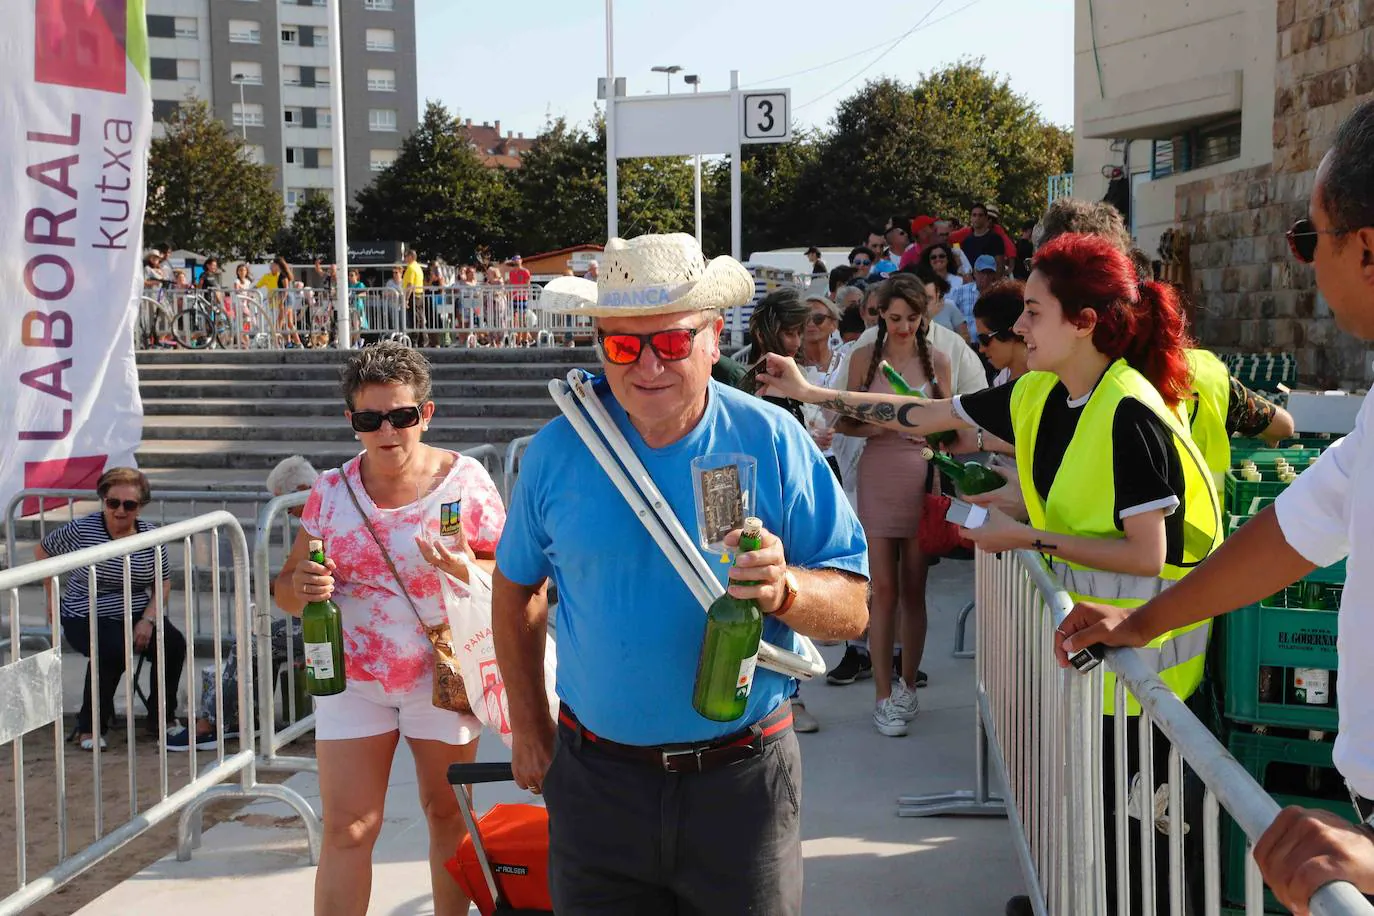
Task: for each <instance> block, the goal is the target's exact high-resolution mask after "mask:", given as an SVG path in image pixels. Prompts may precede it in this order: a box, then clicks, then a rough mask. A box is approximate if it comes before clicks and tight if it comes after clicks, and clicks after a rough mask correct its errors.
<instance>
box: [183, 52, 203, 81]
mask: <svg viewBox="0 0 1374 916" xmlns="http://www.w3.org/2000/svg"><path fill="white" fill-rule="evenodd" d="M183 67H184V68H185V69H188V70H189V69H194V70H195V76H190V75H188V74H185V73H182V72H181V71H182V69H183ZM177 79H178V80H180V81H182V82H189V83H198V82H200V61H198V60H194V59H192V58H189V57H180V58H177Z"/></svg>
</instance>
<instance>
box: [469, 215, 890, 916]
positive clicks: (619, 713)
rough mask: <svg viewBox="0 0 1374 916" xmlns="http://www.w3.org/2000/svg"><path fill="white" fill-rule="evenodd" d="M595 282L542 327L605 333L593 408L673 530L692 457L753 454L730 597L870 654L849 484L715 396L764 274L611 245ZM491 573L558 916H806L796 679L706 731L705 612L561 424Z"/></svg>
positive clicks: (544, 446)
mask: <svg viewBox="0 0 1374 916" xmlns="http://www.w3.org/2000/svg"><path fill="white" fill-rule="evenodd" d="M602 265H603V269H602V271H601V275H600V278H599V280H598V282H597V283H591V282H589V281H586V280H582V279H577V278H561V279H558V280H555V281H553V282H551V283H550V284H549V286H548V288H547V289H546V290H545V291H544V293H543V295H542V296H541V299H540V304H539V308H540V309H541V310H556V311H564V312H573V313H576V314H581V315H588V316H591V317H594V318H595V319H596V321H597V338H598V341H599V343H600V350H601V356H602V362H603V365H604V368H605V373H606V378H605V380H604V381H603V382H598V383H597V386H596V390H597V392H598V394H600V396H601V398H602V400H603V402H604V404H605V406H606V410H607V412H608V413H609V414H610V416H611V418H612V420H613V421H614V422H615V424H616V425H617V426H618V427H619V429H620V431H621V432H622V433H624V435H625V438H626V439H627V440H628V441H629V443H630V446H631V447H632V448H633V450H634V452H635V454H636V455H637V456H638V457H639V459H640V461H642V462H643V464H644V466H645V467H646V468H647V470H648V472H649V473H650V475H651V476H652V477H653V479H654V482H655V483H656V484H657V485H658V487H659V489H660V490H662V492H663V495H664V497H665V498H666V499H667V501H668V502H669V504H670V505H671V507H672V509H673V511H674V512H675V513H676V515H677V517H678V519H679V520H682V521H683V523H684V525H685V526H687V527H688V529H689V530H691V529H692V526H693V525H694V524H695V521H694V520H695V518H696V508H695V497H694V494H693V487H692V479H691V461H692V459H693V458H694V457H697V456H700V455H707V454H714V453H746V454H749V455H752V456H753V457H754V458H755V459H756V460H757V483H756V487H757V499H756V504H755V505H754V506H751V507H750V514H753V515H757V516H758V517H760V518H761V519H762V520H763V522H764V526H765V529H766V530H765V531H764V535H763V545H762V547H761V549H759V550H756V551H752V552H748V553H745V554H743V555H741V556H740V557H739V558H738V562H737V564H736V565H735V566H734V567H727V566H725V565H723V564H720V563H718V562H713V564H712V568H713V569H717V570H720V573H719V575H721V576H722V581H724V579H723V577H724V576H725V575H726V570H729V576H730V578H731V579H732V580H734V582H733V583H732V584H730V588H729V591H730V593H731V594H733V595H735V596H737V597H741V598H754V599H756V600H757V601H758V603H759V606H760V608H761V609H762V610H763V611H764V612H765V613H766V614H767V615H768V616H767V617H766V618H765V625H764V639H766V640H768V641H769V642H772V643H775V644H777V645H779V646H782V647H783V648H792V649H795V648H797V646H798V639H797V635H796V634H804V635H808V636H814V637H818V638H824V639H845V638H848V637H851V636H856V635H858V634H859V633H860V632H862V631H863V629H864V626H865V625H866V623H867V619H868V612H867V609H866V596H867V583H866V578H867V574H868V555H867V547H866V545H865V542H864V536H863V532H862V530H861V529H860V527H859V523H858V520H857V519H856V518H855V516H854V514H853V512H852V511H851V510H850V507H849V502H848V501H847V500H846V499H845V497H844V493H843V491H841V489H840V487H839V484H838V483H837V482H836V480H835V477H834V474H833V473H832V472H831V470H830V468H829V467H828V466H827V465H826V463H825V460H824V459H823V458H822V457H821V454H820V452H819V451H817V449H816V446H815V445H814V443H812V441H811V439H810V437H809V436H808V435H807V434H806V431H805V430H804V429H803V428H802V427H801V425H800V424H798V423H797V422H796V421H795V420H794V419H793V418H792V417H790V416H789V415H788V414H787V413H785V412H784V411H783V410H781V409H779V408H777V407H775V406H773V405H771V404H768V403H766V402H764V401H763V400H761V399H759V398H755V397H751V396H750V395H749V394H748V393H746V392H740V391H735V390H732V389H730V388H727V387H725V386H723V385H720V384H718V383H715V382H712V381H711V366H712V364H713V363H714V362H715V361H716V360H717V359H718V358H719V356H720V342H719V341H720V332H721V328H722V326H723V322H722V318H721V311H720V310H721V309H724V308H729V307H732V306H736V305H741V304H743V303H745V302H747V301H748V300H749V299H750V298H751V297H752V295H753V292H754V285H753V281H752V278H751V277H750V275H749V273H748V271H746V270H745V269H744V268H743V267H742V266H741V265H740V264H739V263H738V262H736V261H734V260H733V259H731V258H726V257H722V258H716V259H714V260H712V261H711V262H710V263H709V264H706V263H705V262H704V259H703V257H702V254H701V249H700V248H699V247H698V246H697V244H696V242H695V241H694V240H693V239H692V238H691V237H690V236H687V235H681V234H675V235H665V236H641V237H639V238H636V239H632V240H629V241H625V240H622V239H612V240H611V241H610V242H609V243H608V244H607V246H606V252H605V255H604V257H603V258H602ZM737 539H738V531H735V532H733V533H732V534H731V535H730V536H729V537H728V538H727V543H728V544H729V545H730V546H733V545H735V544H736V543H737ZM715 559H717V558H715V557H712V560H713V561H714V560H715ZM496 566H497V569H496V574H495V577H494V590H493V625H494V630H495V640H496V652H497V658H498V661H499V662H500V666H501V670H502V672H503V676H504V678H505V684H506V691H507V696H508V699H509V703H510V711H511V718H512V725H513V728H514V747H513V749H512V754H513V767H514V773H515V778H516V781H517V782H518V783H519V784H520V785H522V786H525V787H527V788H530V789H532V790H533V791H536V792H538V791H542V792H543V793H544V796H545V799H546V801H547V804H548V809H549V828H550V846H551V849H550V861H551V876H550V881H551V885H552V892H553V903H554V910H555V911H556V912H557V913H559V916H579V914H596V916H615V914H627V916H629V914H645V916H649V914H655V916H657V914H662V913H676V912H682V913H689V912H690V913H711V914H716V913H753V914H759V916H784V914H786V916H796V914H799V913H800V912H801V898H802V878H801V839H800V806H801V785H802V782H801V758H800V752H799V749H798V746H797V739H796V737H795V735H794V734H793V732H792V729H791V713H790V710H789V706H788V702H787V697H788V694H789V693H790V692H791V688H792V682H791V679H790V678H788V677H786V676H784V675H781V674H778V673H776V672H773V671H767V670H763V669H762V668H760V669H759V670H758V672H757V674H756V677H755V681H754V686H753V690H752V692H751V694H750V696H749V701H748V707H747V710H746V712H745V714H744V716H743V717H742V718H740V719H739V720H737V721H735V722H724V723H722V722H716V721H712V720H709V719H706V718H703V717H702V716H701V715H699V714H698V713H697V712H696V710H695V709H694V708H693V706H692V688H693V683H694V680H695V677H696V670H697V661H698V656H699V653H700V651H701V644H702V636H703V633H704V631H705V623H706V618H705V615H704V614H703V612H702V609H701V606H700V604H698V603H697V600H696V599H695V598H694V597H693V595H692V593H691V591H690V590H689V589H688V588H687V586H686V585H684V584H683V582H682V581H681V579H679V577H678V575H677V573H676V572H675V571H674V569H673V567H672V566H671V565H670V564H669V562H668V560H667V559H666V558H665V557H664V555H663V553H662V552H661V550H660V548H659V547H658V545H657V544H656V543H655V542H654V541H653V540H652V539H651V538H650V537H649V536H648V534H647V533H646V532H645V530H644V528H643V525H642V524H641V522H640V521H639V519H638V518H636V516H635V514H634V512H633V511H632V510H631V509H630V507H629V506H628V505H627V503H626V502H625V500H624V499H623V498H622V497H621V495H620V494H619V492H618V491H617V490H616V489H615V487H614V486H613V485H612V483H611V481H610V479H609V478H608V477H607V475H606V472H605V471H604V470H603V469H602V468H601V466H600V465H598V464H597V462H596V461H595V459H594V458H593V457H592V455H591V454H590V452H589V451H588V450H587V448H586V446H585V445H584V444H583V443H582V441H581V440H580V439H579V438H578V436H577V434H576V432H575V431H574V430H573V429H572V427H571V425H570V424H569V423H568V422H567V420H566V419H562V418H560V419H558V420H555V421H553V422H552V423H550V424H549V425H548V426H546V427H545V428H544V429H543V430H542V431H541V432H540V433H539V435H537V436H535V438H534V440H533V441H532V442H531V443H530V446H529V450H528V451H527V452H526V453H525V457H524V460H523V463H522V468H521V474H520V478H519V481H518V482H517V484H516V487H515V492H514V494H513V496H512V501H511V507H510V514H509V517H508V519H507V522H506V528H505V533H504V535H503V536H502V539H501V543H500V545H499V547H498V548H497V553H496ZM550 577H552V578H553V580H554V581H555V582H556V583H557V585H558V595H559V603H558V605H557V615H558V616H557V632H558V642H557V645H558V684H557V691H558V696H559V699H560V700H561V703H562V705H561V709H560V712H559V716H558V721H557V722H555V721H554V720H553V719H552V718H551V717H550V715H549V709H548V705H547V702H546V701H545V700H544V696H545V693H544V685H543V672H544V667H543V653H544V644H545V631H546V626H547V619H546V616H545V614H546V611H544V610H543V607H544V606H543V604H542V603H541V602H540V601H539V600H538V599H537V598H536V594H537V592H538V590H539V589H540V587H541V585H542V583H543V582H544V581H545V579H547V578H550ZM740 582H756V583H757V584H755V585H742V584H739V583H740ZM683 751H685V752H686V753H681V752H683Z"/></svg>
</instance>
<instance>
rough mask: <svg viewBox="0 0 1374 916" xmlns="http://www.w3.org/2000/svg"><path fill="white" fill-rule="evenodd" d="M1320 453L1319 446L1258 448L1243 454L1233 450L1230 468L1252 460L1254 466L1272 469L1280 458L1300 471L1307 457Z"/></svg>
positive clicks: (1233, 468) (1318, 455) (1318, 456)
mask: <svg viewBox="0 0 1374 916" xmlns="http://www.w3.org/2000/svg"><path fill="white" fill-rule="evenodd" d="M1321 453H1322V450H1321V449H1319V448H1259V449H1255V450H1254V451H1252V452H1250V453H1249V454H1245V455H1237V454H1236V453H1235V452H1234V451H1233V452H1232V453H1231V469H1232V470H1236V469H1238V468H1239V467H1240V463H1241V462H1242V461H1253V462H1254V463H1255V467H1257V468H1260V469H1261V470H1268V471H1272V470H1273V469H1274V466H1275V465H1276V464H1278V463H1279V460H1280V459H1282V460H1284V461H1287V462H1288V463H1289V464H1291V465H1293V466H1294V467H1295V468H1297V469H1298V470H1299V471H1301V470H1302V469H1303V468H1305V467H1307V462H1308V459H1309V458H1320V457H1321Z"/></svg>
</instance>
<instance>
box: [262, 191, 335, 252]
mask: <svg viewBox="0 0 1374 916" xmlns="http://www.w3.org/2000/svg"><path fill="white" fill-rule="evenodd" d="M276 251H277V254H279V255H281V256H282V257H284V258H286V260H288V261H290V262H291V263H293V264H305V263H308V262H310V261H313V260H314V259H315V257H316V256H321V257H323V258H324V259H325V260H326V261H333V259H334V202H333V201H332V200H331V199H330V197H329V195H328V194H326V193H325V192H324V191H321V190H319V189H318V188H312V189H311V190H310V191H309V192H308V193H307V194H306V195H305V199H304V200H302V201H300V202H299V203H297V204H296V212H295V213H294V214H292V216H291V225H290V226H288V227H287V228H286V229H284V230H282V231H281V232H280V233H278V234H277V244H276Z"/></svg>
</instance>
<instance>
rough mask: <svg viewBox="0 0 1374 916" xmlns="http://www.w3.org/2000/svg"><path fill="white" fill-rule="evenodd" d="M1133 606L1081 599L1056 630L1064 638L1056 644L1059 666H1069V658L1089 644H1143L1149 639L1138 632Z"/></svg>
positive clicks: (1133, 645) (1130, 645)
mask: <svg viewBox="0 0 1374 916" xmlns="http://www.w3.org/2000/svg"><path fill="white" fill-rule="evenodd" d="M1131 611H1132V608H1124V607H1114V606H1112V605H1110V604H1098V603H1097V602H1095V601H1080V602H1078V603H1077V604H1075V605H1074V606H1073V610H1072V611H1070V612H1069V614H1068V616H1067V617H1065V618H1064V622H1063V623H1061V624H1060V625H1059V628H1058V629H1056V630H1055V632H1056V633H1058V634H1059V636H1060V640H1059V642H1057V643H1056V644H1055V646H1054V655H1055V658H1057V659H1059V667H1061V668H1067V667H1068V666H1069V659H1070V658H1071V657H1072V656H1073V655H1074V654H1075V653H1077V652H1078V651H1080V650H1082V649H1086V648H1087V647H1089V646H1096V645H1104V646H1128V647H1133V648H1139V647H1140V646H1143V645H1145V644H1146V643H1148V642H1149V640H1148V639H1145V638H1143V637H1142V636H1141V635H1140V634H1139V633H1137V632H1136V628H1135V626H1134V624H1133V622H1132V614H1131Z"/></svg>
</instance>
